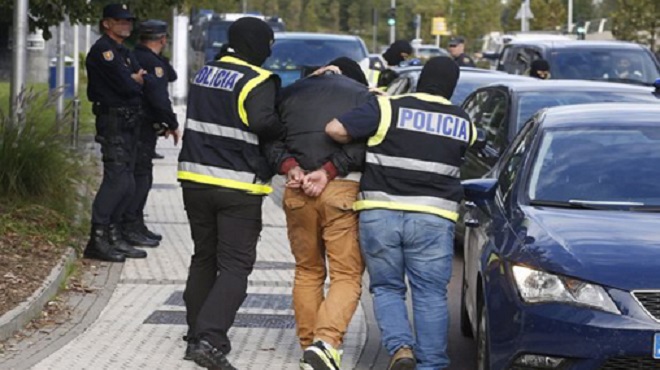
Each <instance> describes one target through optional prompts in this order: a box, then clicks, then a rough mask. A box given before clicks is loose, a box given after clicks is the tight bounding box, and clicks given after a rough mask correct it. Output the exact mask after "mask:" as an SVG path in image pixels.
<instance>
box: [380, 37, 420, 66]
mask: <svg viewBox="0 0 660 370" xmlns="http://www.w3.org/2000/svg"><path fill="white" fill-rule="evenodd" d="M412 52H413V49H412V46H411V45H410V43H409V42H408V41H406V40H397V41H395V42H394V43H393V44H392V45H390V47H389V48H387V50H386V51H385V52H384V53H383V59H385V61H386V62H387V64H388V65H390V66H398V65H399V63H401V62H403V60H404V58H403V57H402V56H401V53H406V54H408V55H410V54H412Z"/></svg>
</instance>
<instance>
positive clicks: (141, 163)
mask: <svg viewBox="0 0 660 370" xmlns="http://www.w3.org/2000/svg"><path fill="white" fill-rule="evenodd" d="M138 33H139V37H140V43H139V44H138V45H137V46H136V47H135V51H134V53H135V56H136V58H137V60H138V62H139V63H140V66H142V68H144V69H145V71H146V72H147V74H146V75H144V80H145V83H144V94H143V104H142V106H143V109H144V115H143V118H142V120H141V123H140V125H141V127H140V136H139V140H138V150H137V159H136V163H135V194H134V195H133V199H132V200H131V202H130V205H129V206H128V208H127V210H126V213H125V214H124V220H123V221H124V224H123V226H122V233H123V236H124V239H126V241H127V242H129V243H130V244H132V245H141V246H147V247H156V246H158V244H159V241H160V240H161V239H162V236H161V235H159V234H156V233H154V232H152V231H151V230H149V229H148V228H147V226H146V225H145V223H144V206H145V205H146V203H147V197H148V196H149V190H151V184H152V183H153V157H154V153H155V150H156V141H157V140H158V136H159V135H167V136H169V135H172V137H173V139H174V145H177V144H178V142H179V137H180V136H181V134H180V132H179V122H178V121H177V118H176V114H175V113H174V111H173V110H172V102H171V101H170V97H169V93H168V91H167V85H168V83H170V82H174V81H175V80H176V78H177V75H176V72H175V71H174V68H172V65H171V64H170V63H169V61H168V60H167V58H165V57H164V56H162V54H161V53H162V51H163V49H164V48H165V47H166V46H167V37H168V36H167V23H165V22H163V21H159V20H148V21H145V22H142V23H141V24H140V26H139V27H138Z"/></svg>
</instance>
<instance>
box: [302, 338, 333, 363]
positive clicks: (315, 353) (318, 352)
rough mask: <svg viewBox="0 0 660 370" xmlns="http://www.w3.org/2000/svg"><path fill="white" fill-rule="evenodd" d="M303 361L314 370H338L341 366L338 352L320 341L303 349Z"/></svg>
mask: <svg viewBox="0 0 660 370" xmlns="http://www.w3.org/2000/svg"><path fill="white" fill-rule="evenodd" d="M303 359H304V360H305V362H306V363H307V364H309V365H311V366H312V368H313V369H314V370H340V366H341V353H340V351H338V350H336V349H334V348H332V347H331V346H329V345H326V344H324V343H323V342H321V341H318V342H314V344H312V345H311V346H309V347H307V348H305V352H304V353H303Z"/></svg>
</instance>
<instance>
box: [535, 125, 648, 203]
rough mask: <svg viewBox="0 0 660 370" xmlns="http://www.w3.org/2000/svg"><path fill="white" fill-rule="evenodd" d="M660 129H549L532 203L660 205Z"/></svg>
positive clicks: (539, 157)
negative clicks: (659, 164)
mask: <svg viewBox="0 0 660 370" xmlns="http://www.w3.org/2000/svg"><path fill="white" fill-rule="evenodd" d="M658 163H660V128H658V127H657V126H655V127H652V126H638V127H635V126H621V127H607V128H593V129H592V128H588V129H582V128H580V129H560V130H551V131H547V132H546V133H545V134H544V135H543V138H542V140H541V143H540V147H539V152H538V155H537V156H536V160H535V162H534V165H533V167H532V173H531V177H530V181H529V188H528V189H529V197H530V199H531V200H532V201H549V202H571V201H574V202H575V201H586V202H604V203H608V202H609V203H616V202H623V203H634V204H636V205H640V206H660V186H658V184H660V166H658Z"/></svg>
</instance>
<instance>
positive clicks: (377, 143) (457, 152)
mask: <svg viewBox="0 0 660 370" xmlns="http://www.w3.org/2000/svg"><path fill="white" fill-rule="evenodd" d="M459 74H460V71H459V67H458V65H457V64H456V63H455V62H454V61H453V60H452V59H451V58H449V57H436V58H431V59H429V61H428V62H427V63H426V64H425V65H424V68H423V69H422V73H421V75H420V77H419V82H418V84H417V92H416V93H413V94H406V95H401V96H396V97H378V98H377V99H376V100H375V101H371V102H369V103H367V104H365V105H363V106H362V107H360V108H357V109H355V110H353V111H352V112H349V113H346V114H344V115H341V116H339V118H336V119H334V120H332V121H331V122H330V123H328V125H327V126H326V133H327V134H328V135H330V137H332V138H333V139H334V140H336V141H337V142H340V143H346V142H349V141H351V140H361V139H365V138H368V145H367V154H366V164H365V170H364V174H363V175H362V178H361V179H360V192H359V193H358V194H359V196H358V201H357V202H355V203H354V205H353V208H354V209H355V210H357V211H359V212H360V215H359V220H360V221H359V222H360V236H359V240H360V247H361V249H362V254H363V256H364V260H365V264H366V266H367V270H368V271H369V283H370V287H369V290H370V291H371V292H372V296H373V299H374V311H375V312H376V318H377V321H378V327H380V329H381V331H382V336H381V337H382V338H386V339H387V340H386V341H384V342H383V345H384V346H385V347H386V349H387V352H389V353H391V354H392V359H391V363H390V365H389V366H388V368H389V369H393V368H396V369H414V368H415V366H416V364H418V363H419V365H420V366H422V365H423V367H424V368H429V369H444V368H446V367H447V366H448V365H449V358H448V356H447V351H446V349H447V328H448V326H449V325H448V320H449V315H448V311H447V285H448V284H449V279H450V278H451V266H452V255H453V251H454V247H453V240H454V225H455V222H456V220H457V219H458V206H459V204H460V202H461V199H462V198H463V188H462V186H461V181H460V166H461V165H462V164H463V157H464V155H465V151H466V150H467V148H468V147H469V146H470V145H471V144H472V143H473V142H474V141H475V140H476V136H477V134H476V128H475V126H474V125H473V124H472V123H471V122H470V118H469V116H468V115H467V114H466V113H465V112H464V111H463V109H461V108H460V107H458V106H455V105H452V104H451V102H450V101H449V99H450V98H451V96H452V94H453V93H454V88H455V87H456V82H457V81H458V77H459ZM430 230H432V232H429V231H430ZM407 272H414V273H407ZM404 275H408V280H409V281H410V284H409V286H410V287H411V289H412V295H413V297H424V298H423V299H419V300H414V301H413V316H414V317H415V322H414V327H411V325H410V323H409V322H408V314H407V312H408V310H407V308H406V302H405V294H401V291H403V290H405V289H406V282H405V280H404V279H405V278H404ZM429 282H433V283H429ZM429 307H434V309H433V310H429V309H428V308H429Z"/></svg>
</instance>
